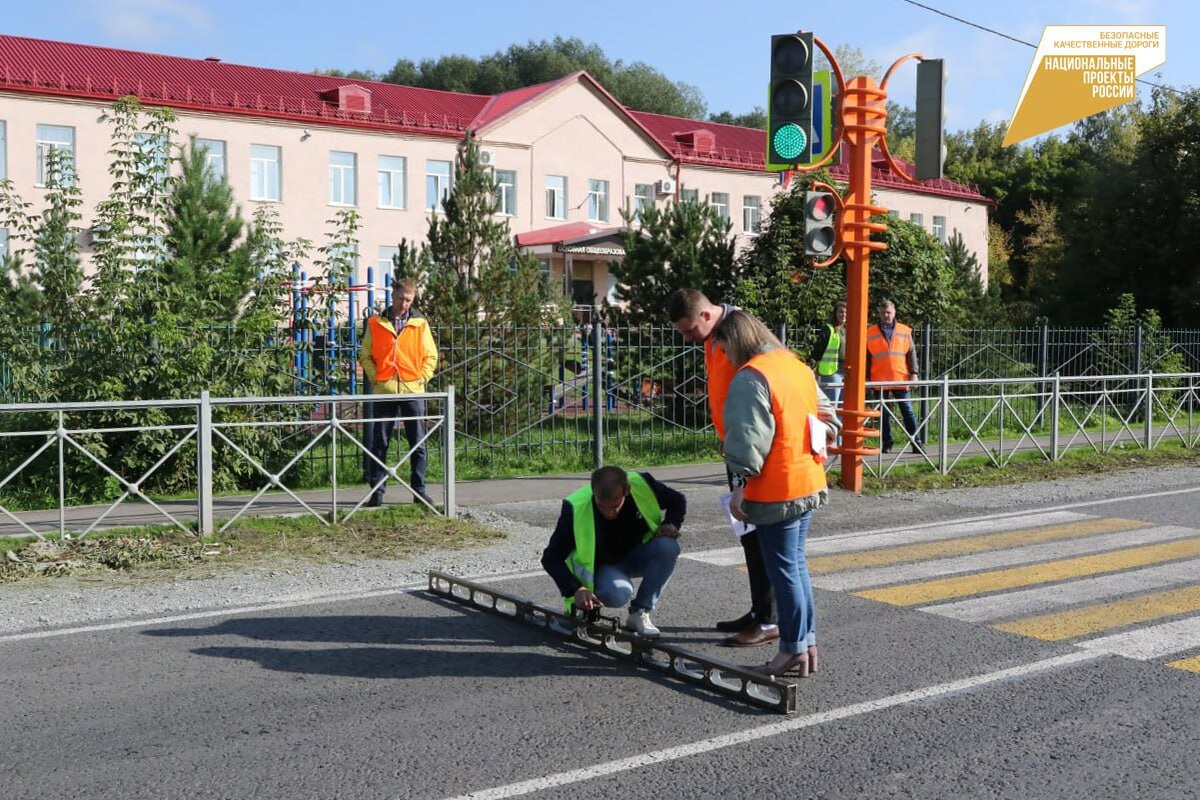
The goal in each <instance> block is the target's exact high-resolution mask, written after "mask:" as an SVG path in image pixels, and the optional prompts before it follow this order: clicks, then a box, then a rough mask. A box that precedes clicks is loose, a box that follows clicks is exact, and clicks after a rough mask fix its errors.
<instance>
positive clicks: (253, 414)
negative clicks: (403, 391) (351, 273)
mask: <svg viewBox="0 0 1200 800" xmlns="http://www.w3.org/2000/svg"><path fill="white" fill-rule="evenodd" d="M394 399H408V400H412V399H423V400H425V401H426V403H427V408H428V409H429V410H428V411H427V413H426V414H425V415H424V416H422V417H420V419H423V420H425V422H426V434H425V439H423V440H421V441H420V442H418V443H417V444H422V443H426V442H427V443H428V444H429V445H430V447H429V448H428V449H429V450H430V451H431V453H430V456H431V457H430V464H431V469H430V473H431V475H430V477H431V478H434V479H437V478H440V483H441V495H442V496H441V498H440V499H441V508H440V511H441V512H442V513H444V514H445V515H446V516H448V517H454V516H455V515H456V500H455V481H456V479H457V476H456V474H455V461H454V453H455V437H454V432H455V421H454V390H453V388H451V389H450V390H449V391H447V392H442V393H430V394H425V395H375V396H368V395H358V396H345V395H340V396H317V397H303V396H298V397H256V398H211V397H209V396H208V393H207V392H205V393H203V394H202V395H201V396H200V397H199V398H195V399H189V400H153V401H140V402H137V401H133V402H127V403H34V404H10V405H0V426H2V427H0V458H2V459H3V468H2V469H0V498H2V499H3V503H0V535H25V536H35V537H38V538H45V537H46V536H47V535H48V534H49V535H52V534H57V535H58V536H65V535H68V534H74V535H83V536H86V535H88V534H89V533H91V532H92V531H94V530H96V529H97V528H98V527H100V526H101V525H103V524H105V523H107V524H108V525H109V526H113V525H121V524H138V525H142V524H146V523H147V522H148V521H151V520H147V519H146V515H147V514H148V513H150V514H151V516H153V518H154V519H153V520H152V521H154V522H158V523H164V522H165V523H168V524H173V525H175V526H177V527H179V528H180V529H182V530H185V531H191V530H193V529H195V530H199V531H200V532H201V533H203V534H211V533H214V532H218V531H223V530H225V529H227V528H228V527H230V526H231V525H233V524H234V523H235V522H236V521H237V520H238V519H239V518H241V517H242V516H243V515H245V514H247V513H259V514H262V513H266V514H274V515H279V514H300V515H302V516H310V515H311V516H313V517H315V518H316V519H318V520H320V521H321V522H323V523H325V524H333V523H338V522H344V521H346V520H347V519H349V518H351V517H352V516H354V515H355V514H356V513H357V512H358V511H359V510H360V509H361V508H362V507H363V505H364V504H365V503H366V502H367V500H368V499H369V498H370V496H371V494H372V493H373V491H374V489H376V488H378V487H377V486H364V480H363V474H364V471H365V466H366V463H367V461H368V460H372V459H374V456H373V455H372V454H371V453H370V452H369V449H368V447H367V446H366V445H365V444H364V435H363V426H364V425H365V424H366V423H369V422H372V421H374V420H373V419H372V418H364V417H363V415H362V413H361V408H362V406H363V405H364V403H368V402H371V401H378V400H394ZM403 419H405V418H401V420H403ZM401 430H402V427H401ZM118 443H119V444H118ZM393 447H394V449H393V450H392V451H391V453H389V455H388V457H387V459H386V463H383V462H380V461H379V460H378V459H374V460H375V462H376V463H380V464H382V466H383V467H384V469H385V470H386V472H387V473H388V476H389V477H390V480H391V481H392V482H393V485H399V486H401V487H405V488H408V489H410V490H411V487H410V486H408V484H407V482H406V480H405V478H404V477H403V476H402V474H401V472H400V470H401V469H402V467H403V466H404V465H405V463H406V462H407V461H408V459H409V458H410V457H411V455H412V452H413V451H412V448H410V447H409V446H408V443H407V441H406V440H405V438H404V437H403V436H399V437H398V441H397V442H396V443H395V444H394V445H393ZM315 451H324V452H325V453H327V454H328V463H329V464H330V469H329V471H328V472H326V473H323V474H317V475H313V474H312V473H311V471H310V470H308V469H307V468H306V467H308V466H309V462H308V461H307V459H308V457H309V456H310V455H311V454H312V453H314V452H315ZM134 453H136V454H138V455H140V456H142V459H141V460H140V461H138V462H137V463H136V464H135V463H134V459H133V458H132V457H131V456H130V454H134ZM147 453H152V454H153V457H147V455H146V454H147ZM347 457H348V460H349V464H350V468H349V469H341V470H339V468H338V467H339V465H344V464H346V463H347ZM81 475H86V476H88V477H89V478H91V479H96V478H98V479H99V481H100V482H101V483H102V484H104V483H107V484H108V486H109V487H110V488H109V492H108V494H109V495H110V496H109V497H106V498H105V502H102V503H97V504H80V503H79V499H78V493H77V489H78V487H79V486H81V485H83V482H81V481H80V480H79V479H78V477H77V476H81ZM167 475H169V476H170V477H169V479H168V478H165V476H167ZM164 480H165V481H166V482H165V483H164ZM181 481H183V482H184V483H181ZM94 483H95V481H94V480H91V481H88V485H93V484H94ZM14 486H24V487H25V488H26V489H29V488H30V487H34V488H36V487H39V486H40V487H42V491H41V493H40V494H37V493H35V494H33V495H30V494H28V493H25V494H22V493H20V492H14V491H12V489H13V487H14ZM317 486H319V487H321V488H320V489H314V488H313V487H317ZM171 488H173V489H174V490H175V492H174V493H175V494H177V495H183V496H187V495H192V496H194V497H195V499H194V500H188V499H183V500H179V499H171V500H168V499H164V492H165V491H170V489H171ZM219 491H221V493H220V495H218V492H219ZM248 492H253V494H249V493H248ZM46 495H50V496H51V497H52V498H53V502H51V503H47V502H45V496H46ZM127 501H128V502H127ZM14 504H20V505H25V506H30V505H32V506H33V508H25V509H23V510H19V509H14V508H12V506H13V505H14ZM130 509H132V515H130V514H127V513H126V512H127V511H129V510H130ZM435 510H436V509H435Z"/></svg>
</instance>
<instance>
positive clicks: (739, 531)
mask: <svg viewBox="0 0 1200 800" xmlns="http://www.w3.org/2000/svg"><path fill="white" fill-rule="evenodd" d="M732 499H733V492H726V493H725V494H723V495H721V508H723V509H725V516H726V518H728V519H729V527H731V528H733V535H734V536H736V537H737V538H739V539H740V538H742V537H743V536H745V535H746V534H747V533H749V532H750V531H752V530H754V526H753V525H751V524H750V523H749V522H742V521H741V520H740V519H734V516H733V512H732V511H730V510H729V501H731V500H732Z"/></svg>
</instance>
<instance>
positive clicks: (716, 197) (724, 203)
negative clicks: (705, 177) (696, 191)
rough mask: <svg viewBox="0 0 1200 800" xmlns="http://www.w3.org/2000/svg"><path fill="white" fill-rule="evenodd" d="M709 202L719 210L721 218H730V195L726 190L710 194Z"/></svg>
mask: <svg viewBox="0 0 1200 800" xmlns="http://www.w3.org/2000/svg"><path fill="white" fill-rule="evenodd" d="M708 204H709V205H710V206H712V207H713V209H714V210H715V211H716V212H717V216H718V217H720V218H721V219H725V220H727V219H729V195H728V194H726V193H725V192H713V193H712V194H711V195H709V201H708Z"/></svg>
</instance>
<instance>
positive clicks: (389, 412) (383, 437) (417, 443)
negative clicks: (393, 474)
mask: <svg viewBox="0 0 1200 800" xmlns="http://www.w3.org/2000/svg"><path fill="white" fill-rule="evenodd" d="M416 296H417V284H416V281H414V280H412V279H411V278H404V279H402V280H399V281H397V282H396V284H395V286H393V287H392V307H391V309H388V310H386V311H383V312H381V313H379V314H376V315H375V316H373V317H371V318H370V319H369V320H367V331H366V333H365V334H364V335H363V342H362V347H361V348H360V349H359V352H358V363H359V364H361V365H362V368H363V373H364V374H365V375H366V376H367V380H368V381H369V382H370V383H371V391H372V393H373V394H421V393H423V392H424V391H425V384H426V383H428V382H429V379H430V378H432V377H433V372H434V370H436V369H437V361H438V356H437V345H436V344H435V343H434V341H433V331H432V329H431V328H430V327H429V320H427V319H426V318H425V316H424V315H423V314H421V313H420V312H419V311H417V310H416V309H415V308H413V300H415V299H416ZM372 406H373V407H374V411H373V412H372V417H374V418H376V419H378V420H379V422H375V423H371V424H372V425H373V426H374V430H373V437H372V438H371V440H370V445H369V446H370V449H371V454H372V455H373V456H374V458H368V459H367V482H368V483H369V484H370V485H371V486H372V487H375V488H374V491H373V493H372V494H371V499H370V500H368V501H367V505H369V506H381V505H383V493H384V490H385V488H386V486H387V470H386V469H385V468H384V466H383V465H384V464H387V463H388V455H387V453H388V447H389V446H390V445H391V441H392V431H393V430H394V429H395V427H396V419H395V417H403V418H404V433H405V436H406V438H407V439H408V446H409V448H410V449H411V450H412V455H411V456H410V457H409V463H410V465H411V471H410V476H411V487H412V490H413V494H414V495H415V498H414V502H419V503H424V504H425V505H427V506H430V507H431V508H432V506H433V501H432V500H430V499H429V495H427V494H426V493H425V463H426V454H425V442H424V441H423V439H424V437H425V420H424V419H422V418H423V417H424V416H425V401H424V400H422V399H415V400H386V401H379V402H375V403H373V404H372ZM376 459H378V461H376Z"/></svg>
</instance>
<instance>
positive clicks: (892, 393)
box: [879, 389, 920, 450]
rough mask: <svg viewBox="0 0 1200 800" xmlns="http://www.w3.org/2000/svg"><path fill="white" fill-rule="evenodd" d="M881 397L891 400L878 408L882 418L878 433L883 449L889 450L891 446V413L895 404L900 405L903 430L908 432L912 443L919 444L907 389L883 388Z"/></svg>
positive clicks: (915, 419)
mask: <svg viewBox="0 0 1200 800" xmlns="http://www.w3.org/2000/svg"><path fill="white" fill-rule="evenodd" d="M883 399H884V400H890V401H892V402H888V403H885V404H884V405H883V407H882V408H880V409H879V410H880V414H879V416H880V417H881V418H882V420H883V421H882V422H881V423H880V431H879V432H880V434H881V437H880V438H882V440H883V441H882V442H881V444H882V445H883V449H884V450H890V449H891V447H892V414H893V413H895V408H896V406H900V416H901V417H902V418H903V419H904V430H905V431H907V432H908V438H909V439H911V440H912V442H913V444H920V438H919V437H918V436H917V418H916V417H914V416H913V410H912V402H911V401H910V400H909V399H908V389H884V390H883Z"/></svg>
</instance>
